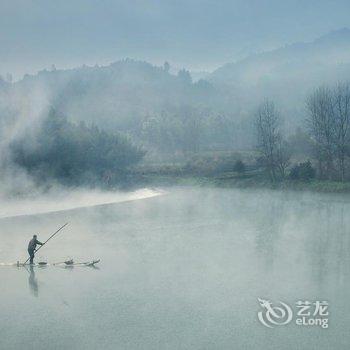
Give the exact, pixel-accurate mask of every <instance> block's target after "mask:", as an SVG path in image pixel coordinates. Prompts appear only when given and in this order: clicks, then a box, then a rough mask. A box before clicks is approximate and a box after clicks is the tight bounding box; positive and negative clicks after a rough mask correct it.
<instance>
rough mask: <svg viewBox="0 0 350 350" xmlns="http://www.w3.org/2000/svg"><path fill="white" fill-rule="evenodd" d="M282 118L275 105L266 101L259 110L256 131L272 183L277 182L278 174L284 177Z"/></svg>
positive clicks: (259, 147)
mask: <svg viewBox="0 0 350 350" xmlns="http://www.w3.org/2000/svg"><path fill="white" fill-rule="evenodd" d="M279 127H280V117H279V113H278V111H277V110H276V107H275V104H274V103H273V102H271V101H269V100H265V101H264V102H263V103H262V104H261V105H260V106H259V108H258V111H257V115H256V129H257V136H258V150H259V152H260V153H261V155H262V159H263V161H264V165H265V167H266V170H267V172H268V174H269V176H270V179H271V181H273V182H274V181H276V178H277V172H278V171H279V172H280V174H281V175H282V176H284V172H285V166H286V157H285V153H284V149H283V147H282V144H283V140H282V136H281V133H280V130H279Z"/></svg>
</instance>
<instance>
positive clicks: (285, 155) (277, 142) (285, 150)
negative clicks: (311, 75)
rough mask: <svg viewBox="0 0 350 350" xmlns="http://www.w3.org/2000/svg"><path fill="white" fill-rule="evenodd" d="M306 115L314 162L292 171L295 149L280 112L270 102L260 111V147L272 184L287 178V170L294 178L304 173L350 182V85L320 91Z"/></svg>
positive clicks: (309, 100)
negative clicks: (290, 142)
mask: <svg viewBox="0 0 350 350" xmlns="http://www.w3.org/2000/svg"><path fill="white" fill-rule="evenodd" d="M306 112H307V117H306V120H305V123H304V130H305V136H306V137H305V141H306V143H308V146H309V149H310V157H311V158H312V159H311V160H312V162H311V161H310V160H309V161H308V162H304V163H300V164H297V165H294V167H292V168H290V165H291V164H290V163H291V156H292V148H291V147H290V144H289V142H288V139H287V138H286V137H284V136H283V132H282V118H281V114H280V112H279V111H278V110H277V108H276V107H275V104H274V102H272V101H269V100H266V101H264V102H263V103H262V104H261V105H260V106H259V108H258V109H257V112H256V117H255V129H256V132H257V148H258V151H259V154H260V158H261V163H262V165H263V167H264V168H265V170H266V172H267V174H268V176H269V177H270V179H271V181H276V180H278V179H279V178H284V177H286V175H287V173H286V170H287V169H289V170H290V173H289V175H290V177H291V178H298V173H301V174H304V175H303V176H307V175H308V176H309V177H314V176H317V177H318V178H319V179H323V180H338V181H339V180H340V181H347V180H349V178H350V173H349V169H348V168H349V159H350V83H348V82H346V83H338V84H337V85H336V86H321V87H318V88H316V89H315V90H314V91H313V92H312V93H311V94H310V95H309V96H308V97H307V99H306ZM312 166H315V167H316V169H315V170H313V169H312ZM303 176H299V177H303Z"/></svg>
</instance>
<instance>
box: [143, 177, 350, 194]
mask: <svg viewBox="0 0 350 350" xmlns="http://www.w3.org/2000/svg"><path fill="white" fill-rule="evenodd" d="M139 180H141V182H143V183H145V184H147V185H157V186H174V185H178V186H209V187H221V188H260V189H261V188H267V189H281V190H296V191H314V192H324V193H350V183H347V182H345V183H342V182H337V181H321V180H310V181H295V180H283V181H278V182H275V183H271V182H270V181H269V180H268V179H266V177H264V176H259V175H254V176H252V175H247V176H244V175H243V176H242V175H237V174H233V173H224V174H220V175H213V176H199V175H193V174H182V175H174V174H155V173H150V174H146V173H144V174H143V175H142V176H141V177H140V178H139Z"/></svg>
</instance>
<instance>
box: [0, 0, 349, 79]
mask: <svg viewBox="0 0 350 350" xmlns="http://www.w3.org/2000/svg"><path fill="white" fill-rule="evenodd" d="M349 14H350V1H349V0H333V1H332V0H303V1H301V0H172V1H170V0H149V1H146V0H115V1H112V0H0V55H1V59H0V74H3V75H4V74H6V73H7V72H11V73H13V74H14V75H15V76H16V77H18V76H19V75H21V74H24V73H25V72H35V71H37V70H39V69H42V68H49V67H50V66H51V64H55V65H56V66H57V68H66V67H72V66H78V65H82V64H84V63H85V64H89V65H91V64H95V63H98V64H106V63H110V62H112V61H116V60H118V59H121V58H125V57H131V58H135V59H143V60H147V61H150V62H153V63H157V64H158V63H162V62H164V61H165V60H167V61H169V62H170V63H171V64H173V65H174V66H177V67H182V66H184V67H188V68H190V69H195V70H201V69H209V70H210V69H213V68H215V67H217V66H219V65H220V64H223V63H226V62H229V61H233V60H235V59H237V58H241V57H243V56H245V55H247V54H248V53H251V52H256V51H261V50H264V49H271V48H275V47H278V46H281V45H284V44H287V43H292V42H296V41H311V40H313V39H314V38H316V37H318V36H320V35H323V34H325V33H327V32H329V31H331V30H336V29H339V28H342V27H350V15H349Z"/></svg>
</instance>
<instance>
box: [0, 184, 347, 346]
mask: <svg viewBox="0 0 350 350" xmlns="http://www.w3.org/2000/svg"><path fill="white" fill-rule="evenodd" d="M3 205H6V204H4V203H3ZM349 209H350V197H347V196H340V195H319V194H307V193H306V194H305V193H304V194H302V193H290V192H269V191H254V192H253V191H239V190H221V189H204V188H203V189H191V188H185V189H181V188H178V189H170V190H169V191H168V194H165V195H162V196H158V197H154V198H147V199H142V200H134V201H130V202H122V203H117V204H109V205H105V206H97V207H91V208H86V209H76V210H70V211H65V212H59V213H50V214H41V215H31V216H23V217H17V218H7V219H1V231H0V237H1V245H0V257H1V259H0V261H2V262H8V261H17V260H18V259H24V258H26V252H25V249H26V245H27V241H28V240H29V239H30V237H31V236H32V234H33V233H37V234H38V235H39V239H40V238H41V239H43V240H44V239H45V238H47V237H48V236H49V234H50V233H51V232H52V231H55V229H56V228H57V227H59V226H60V225H62V224H63V223H64V222H66V221H68V222H69V223H70V225H69V227H68V228H67V230H65V231H64V232H62V234H60V236H58V237H57V238H56V239H55V240H53V241H52V242H50V243H49V244H48V245H47V246H46V247H45V248H43V249H42V251H41V252H40V253H38V258H39V257H41V258H42V259H47V260H49V261H60V260H64V259H65V258H67V257H73V258H75V260H79V261H81V260H89V259H91V258H101V263H100V264H99V267H98V268H96V269H93V268H87V267H74V268H60V267H46V268H39V267H36V268H34V269H33V271H31V270H30V269H26V268H16V267H4V266H3V267H0V277H1V287H0V306H1V311H0V320H1V327H0V349H6V350H10V349H45V350H47V349H49V350H51V349H84V350H88V349H122V350H128V349H142V350H147V349H162V350H163V349H181V350H183V349H220V350H225V349H259V350H260V349H308V350H312V349H327V350H328V349H348V348H349V344H350V335H349V331H348V330H349V325H350V307H349V305H350V301H349V287H350V283H349V277H350V258H349V255H350V254H349V252H350V216H349V215H348V214H349ZM38 260H39V259H38ZM258 298H264V299H269V300H270V301H272V302H278V301H280V300H281V301H284V302H286V303H287V304H289V305H290V306H291V307H292V309H293V311H294V310H296V308H295V302H296V301H298V300H309V301H316V300H322V301H323V300H326V301H328V302H329V313H330V315H329V328H328V329H323V328H321V327H319V326H313V327H311V326H297V325H296V324H295V322H294V320H293V321H292V322H291V323H289V324H288V325H284V326H277V327H275V328H273V329H269V328H266V327H265V326H263V325H262V324H260V323H259V321H258V317H257V314H258V311H260V310H262V308H261V307H260V305H259V303H258V300H257V299H258Z"/></svg>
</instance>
